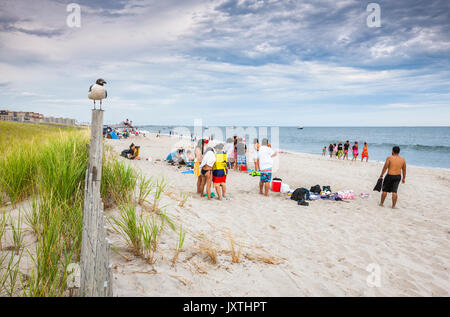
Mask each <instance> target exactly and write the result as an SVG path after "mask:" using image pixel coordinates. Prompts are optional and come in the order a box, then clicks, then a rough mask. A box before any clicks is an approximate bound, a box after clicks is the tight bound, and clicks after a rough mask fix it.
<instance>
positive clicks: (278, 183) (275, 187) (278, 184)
mask: <svg viewBox="0 0 450 317" xmlns="http://www.w3.org/2000/svg"><path fill="white" fill-rule="evenodd" d="M280 188H281V180H278V179H274V180H273V181H272V191H273V192H277V193H279V192H280Z"/></svg>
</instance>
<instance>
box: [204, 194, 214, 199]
mask: <svg viewBox="0 0 450 317" xmlns="http://www.w3.org/2000/svg"><path fill="white" fill-rule="evenodd" d="M205 197H208V194H206V193H205ZM214 197H216V194H214V193H211V198H214Z"/></svg>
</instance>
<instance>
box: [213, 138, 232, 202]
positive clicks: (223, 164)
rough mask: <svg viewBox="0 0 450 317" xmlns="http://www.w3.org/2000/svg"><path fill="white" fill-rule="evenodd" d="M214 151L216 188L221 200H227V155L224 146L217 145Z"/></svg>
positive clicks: (214, 180) (214, 181)
mask: <svg viewBox="0 0 450 317" xmlns="http://www.w3.org/2000/svg"><path fill="white" fill-rule="evenodd" d="M214 149H215V150H216V162H215V163H214V165H213V172H212V173H213V183H214V187H215V188H216V193H217V198H218V199H219V200H222V198H224V199H227V197H226V196H225V194H226V192H227V186H226V181H227V171H228V169H227V154H226V153H225V152H224V151H223V144H220V143H219V144H217V145H216V146H215V147H214ZM221 189H222V190H221Z"/></svg>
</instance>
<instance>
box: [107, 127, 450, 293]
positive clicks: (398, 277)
mask: <svg viewBox="0 0 450 317" xmlns="http://www.w3.org/2000/svg"><path fill="white" fill-rule="evenodd" d="M131 141H133V142H135V143H136V144H138V145H140V146H141V157H142V158H143V159H142V160H140V161H130V160H126V159H123V160H125V161H127V162H128V164H130V165H131V166H132V167H133V168H135V169H136V170H139V171H141V172H142V173H143V174H144V175H146V176H148V177H150V176H152V177H155V178H158V177H161V176H163V177H165V179H166V180H168V182H169V184H170V186H169V189H168V193H167V194H166V195H164V198H163V203H162V204H163V205H167V207H166V208H165V210H166V212H167V214H168V215H169V216H170V217H171V218H172V219H173V220H174V221H175V223H176V224H177V226H179V225H180V224H183V228H185V229H186V230H187V236H186V241H185V243H184V246H183V252H181V253H180V255H179V258H178V261H177V265H176V266H175V267H174V266H173V265H172V263H171V259H172V257H173V255H174V254H175V246H176V240H177V233H176V232H174V231H172V230H170V229H168V230H165V231H164V233H163V235H162V237H161V245H160V250H159V252H158V257H159V258H158V261H157V262H156V263H155V264H154V265H149V264H147V263H146V262H145V261H144V260H142V259H141V258H138V257H135V256H133V255H132V253H131V252H130V251H129V250H128V249H127V247H126V244H125V242H124V240H123V239H122V238H121V237H120V236H119V235H118V234H117V233H115V232H113V231H111V230H108V235H109V237H110V238H111V240H112V241H113V244H114V246H115V249H116V251H115V252H113V253H112V255H111V261H112V262H113V265H114V266H113V267H114V270H113V274H114V295H115V296H449V294H450V274H449V267H450V252H449V250H450V214H449V212H448V210H449V208H448V206H449V204H450V172H449V171H446V170H438V169H427V168H418V167H409V168H408V173H407V180H406V184H401V185H400V189H399V202H398V209H395V210H393V209H391V208H390V205H391V201H390V196H389V197H388V199H387V201H386V203H385V207H379V206H378V204H379V198H380V197H379V196H380V194H379V193H378V192H372V189H373V186H374V185H375V182H376V180H377V177H378V175H379V173H380V171H381V168H382V165H381V164H380V163H371V162H369V163H361V162H360V161H358V162H351V161H345V162H344V161H338V160H336V159H330V158H327V157H321V156H314V155H306V154H304V155H302V154H291V153H282V154H280V156H279V163H280V168H279V170H278V171H277V172H276V173H274V176H275V177H280V178H282V179H283V182H286V183H287V184H289V185H290V187H291V188H294V189H295V188H297V187H306V188H310V187H311V186H313V185H316V184H319V185H321V186H323V185H330V186H331V188H332V189H351V190H353V191H354V192H355V196H357V197H355V199H354V200H348V201H346V202H335V201H322V200H321V201H312V202H310V205H309V206H308V207H304V206H298V205H297V204H296V203H295V202H294V201H292V200H290V199H288V198H287V197H286V196H285V195H282V194H279V193H272V192H271V193H270V196H269V197H263V196H261V195H259V189H258V182H259V178H258V177H252V176H249V175H248V174H247V173H242V172H231V173H230V174H229V176H228V179H227V186H228V197H229V200H227V201H219V200H217V199H213V200H210V201H208V200H206V198H200V197H198V195H196V194H195V191H196V187H195V184H196V178H195V177H194V175H192V174H188V175H185V174H181V170H180V169H178V168H177V167H176V166H169V165H168V164H167V163H165V162H163V160H164V158H165V157H166V156H167V154H168V152H169V150H170V149H171V148H173V146H174V144H175V143H177V142H180V140H179V139H178V138H177V137H172V138H170V137H168V136H162V137H161V138H156V137H155V136H154V135H150V136H147V137H135V138H132V139H128V140H107V144H109V145H111V146H112V147H113V149H114V151H115V152H116V153H120V151H121V150H123V149H125V148H127V147H128V145H129V144H130V142H131ZM183 142H185V141H183ZM147 157H151V161H147V160H145V158H147ZM121 159H122V158H121ZM180 192H186V193H189V199H188V200H187V202H186V204H185V205H184V206H183V207H180V206H179V193H180ZM360 193H370V194H371V196H370V198H366V199H363V198H360V197H359V194H360ZM105 213H106V214H107V215H108V216H117V213H118V211H117V210H116V209H113V210H107V211H106V212H105ZM230 235H231V236H232V237H233V240H234V241H235V243H237V244H238V245H240V249H241V256H240V262H239V263H233V262H232V257H231V253H230ZM205 245H210V246H212V248H213V249H215V250H216V251H217V252H218V256H217V263H216V264H214V263H212V262H211V260H210V258H209V257H208V256H207V255H205V254H204V251H203V252H202V251H201V249H202V248H201V246H205ZM235 247H236V248H239V247H238V246H237V245H236V246H235ZM203 249H204V247H203ZM377 273H379V274H377Z"/></svg>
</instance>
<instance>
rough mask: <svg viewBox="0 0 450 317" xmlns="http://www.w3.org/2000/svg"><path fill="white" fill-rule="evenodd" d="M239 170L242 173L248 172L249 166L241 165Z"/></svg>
mask: <svg viewBox="0 0 450 317" xmlns="http://www.w3.org/2000/svg"><path fill="white" fill-rule="evenodd" d="M239 170H240V171H241V172H246V171H247V165H239Z"/></svg>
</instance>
